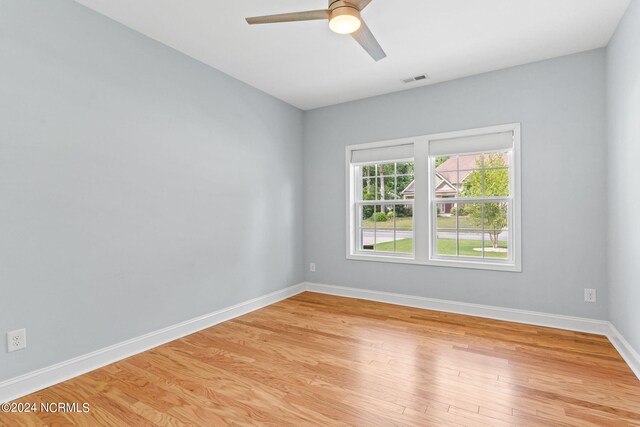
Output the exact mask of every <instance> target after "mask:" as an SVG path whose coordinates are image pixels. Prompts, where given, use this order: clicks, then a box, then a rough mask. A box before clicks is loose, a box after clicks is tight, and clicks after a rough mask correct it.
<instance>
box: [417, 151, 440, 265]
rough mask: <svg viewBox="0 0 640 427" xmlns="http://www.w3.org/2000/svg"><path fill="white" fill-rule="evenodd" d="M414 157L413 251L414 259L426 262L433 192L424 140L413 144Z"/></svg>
mask: <svg viewBox="0 0 640 427" xmlns="http://www.w3.org/2000/svg"><path fill="white" fill-rule="evenodd" d="M414 156H415V159H414V180H415V199H414V205H413V235H414V239H413V250H414V251H415V259H417V260H420V261H426V260H428V259H429V253H430V249H429V248H430V245H431V244H432V240H433V236H432V234H431V230H432V225H433V224H432V221H433V220H434V218H432V217H433V214H432V213H431V210H432V209H431V208H432V205H431V201H432V200H433V198H434V194H433V192H434V191H435V190H434V188H433V187H434V186H433V185H432V182H431V180H432V176H433V174H432V173H431V169H432V167H433V166H434V164H433V161H432V159H430V158H429V146H428V141H427V140H426V139H424V140H420V141H416V142H415V144H414Z"/></svg>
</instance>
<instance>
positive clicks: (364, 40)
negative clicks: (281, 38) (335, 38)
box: [247, 0, 387, 61]
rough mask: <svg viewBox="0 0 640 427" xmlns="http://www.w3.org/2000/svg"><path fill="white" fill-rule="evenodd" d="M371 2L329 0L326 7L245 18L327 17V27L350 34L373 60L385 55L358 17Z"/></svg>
mask: <svg viewBox="0 0 640 427" xmlns="http://www.w3.org/2000/svg"><path fill="white" fill-rule="evenodd" d="M369 3H371V0H329V8H328V9H320V10H308V11H304V12H293V13H281V14H278V15H268V16H256V17H253V18H247V23H249V24H250V25H255V24H272V23H277V22H295V21H313V20H317V19H328V20H329V28H331V30H332V31H333V32H335V33H338V34H351V37H353V38H354V39H355V40H356V41H357V42H358V43H360V46H362V47H363V48H364V50H366V51H367V53H369V55H371V57H372V58H373V59H374V60H375V61H380V60H381V59H383V58H385V57H386V56H387V54H386V53H384V50H382V47H381V46H380V44H379V43H378V41H377V40H376V38H375V37H374V36H373V34H372V33H371V30H369V27H367V24H365V23H364V21H363V20H362V18H361V17H360V12H362V10H363V9H364V8H365V7H367V6H368V5H369Z"/></svg>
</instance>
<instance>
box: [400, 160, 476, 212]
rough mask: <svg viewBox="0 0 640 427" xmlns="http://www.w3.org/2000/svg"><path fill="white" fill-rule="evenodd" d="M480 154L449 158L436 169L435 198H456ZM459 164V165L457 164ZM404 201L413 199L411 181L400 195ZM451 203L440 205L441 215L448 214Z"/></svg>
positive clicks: (413, 188) (413, 186) (412, 183)
mask: <svg viewBox="0 0 640 427" xmlns="http://www.w3.org/2000/svg"><path fill="white" fill-rule="evenodd" d="M480 156H481V155H480V154H475V155H468V156H460V157H451V158H449V159H447V160H446V161H445V162H444V163H442V164H441V165H440V166H438V167H437V168H436V183H435V184H436V185H435V187H436V198H438V199H447V198H451V197H456V192H457V191H459V190H462V186H463V184H464V180H465V179H467V177H468V176H469V175H471V172H473V170H474V169H478V160H480ZM458 162H459V163H458ZM400 194H402V196H403V197H404V198H405V199H408V200H411V199H413V198H415V182H414V181H411V183H410V184H409V185H407V187H406V188H405V189H404V190H402V192H401V193H400ZM452 208H453V203H445V204H444V205H442V207H441V209H440V212H441V213H450V212H451V209H452Z"/></svg>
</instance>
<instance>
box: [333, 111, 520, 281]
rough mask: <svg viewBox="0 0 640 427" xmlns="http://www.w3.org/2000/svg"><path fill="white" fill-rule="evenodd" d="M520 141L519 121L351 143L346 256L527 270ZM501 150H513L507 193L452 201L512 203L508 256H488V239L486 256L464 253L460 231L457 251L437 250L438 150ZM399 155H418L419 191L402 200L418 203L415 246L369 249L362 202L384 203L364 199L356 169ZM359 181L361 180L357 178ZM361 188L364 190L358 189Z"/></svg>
mask: <svg viewBox="0 0 640 427" xmlns="http://www.w3.org/2000/svg"><path fill="white" fill-rule="evenodd" d="M520 145H521V143H520V124H519V123H515V124H507V125H499V126H491V127H485V128H480V129H470V130H464V131H457V132H447V133H440V134H435V135H425V136H419V137H414V138H403V139H398V140H393V141H381V142H373V143H366V144H357V145H349V146H347V147H346V152H345V172H346V207H347V208H346V255H347V259H349V260H361V261H378V262H392V263H399V264H418V265H430V266H442V267H458V268H473V269H482V270H499V271H512V272H520V271H522V255H521V253H522V250H521V248H522V237H521V230H522V224H521V222H522V220H521V219H522V213H521V161H520ZM498 151H500V152H503V153H505V156H508V173H509V193H508V195H504V196H502V195H501V197H489V196H485V197H478V198H469V197H466V198H464V199H463V198H460V196H459V195H457V196H456V197H453V198H452V199H451V200H452V201H453V202H452V203H478V204H481V203H485V204H491V203H504V204H505V205H506V206H508V231H507V232H506V233H504V234H506V237H503V238H502V240H504V242H503V244H504V245H506V246H507V247H508V256H507V257H506V258H505V259H499V258H490V257H485V252H484V248H485V243H484V241H483V243H482V245H481V246H482V248H483V249H482V257H481V258H478V257H471V256H461V254H460V249H459V248H458V247H459V245H460V240H459V237H458V238H457V240H456V242H457V243H456V256H442V255H438V254H437V253H436V252H437V241H436V240H437V238H438V237H437V230H436V227H435V221H436V220H437V218H438V213H437V205H442V203H443V202H442V201H443V199H439V198H437V197H436V195H435V179H436V170H435V158H436V156H443V155H459V156H465V155H470V154H476V153H491V152H498ZM411 153H413V157H412V158H410V157H409V156H410V155H411ZM484 157H486V156H484ZM484 157H483V158H484ZM400 161H403V162H406V161H413V165H414V171H413V173H414V188H413V190H414V194H415V196H414V198H413V199H412V200H411V202H406V203H404V202H403V203H402V204H403V205H405V206H412V209H413V252H412V253H386V252H378V251H364V250H362V248H363V246H362V242H361V232H362V229H361V227H362V225H361V221H362V213H361V209H362V206H363V205H372V204H381V203H380V202H379V201H376V200H374V201H364V200H363V198H362V194H361V193H362V186H363V185H362V181H360V179H361V178H362V177H360V176H356V175H357V173H362V172H361V171H362V166H363V165H367V164H368V163H369V164H372V163H374V162H375V163H378V162H380V163H385V162H386V163H389V162H400ZM458 173H459V172H458ZM505 173H506V172H505ZM483 180H484V171H483ZM358 181H360V182H359V183H358ZM458 184H459V183H458ZM483 186H484V181H483ZM358 191H359V192H360V193H358ZM483 191H484V187H483ZM483 195H484V192H483ZM467 196H468V195H467ZM444 200H449V199H444ZM384 204H385V205H387V207H388V208H389V206H396V205H398V204H399V202H398V200H393V201H390V200H386V201H385V202H384ZM456 206H457V205H456ZM482 206H483V208H482V209H483V214H482V215H483V217H482V223H483V224H484V220H485V218H484V209H485V208H484V206H485V205H482ZM405 222H406V220H405ZM457 223H458V220H456V224H457ZM482 227H483V228H482V232H481V233H482V236H483V237H482V238H483V239H484V238H485V237H484V236H485V230H484V225H483V226H482ZM394 229H395V222H394ZM394 234H395V231H394ZM394 248H395V244H394Z"/></svg>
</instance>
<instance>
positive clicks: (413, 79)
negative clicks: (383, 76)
mask: <svg viewBox="0 0 640 427" xmlns="http://www.w3.org/2000/svg"><path fill="white" fill-rule="evenodd" d="M428 79H429V75H428V74H420V75H419V76H415V77H409V78H408V79H402V82H403V83H413V82H419V81H421V80H428Z"/></svg>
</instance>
